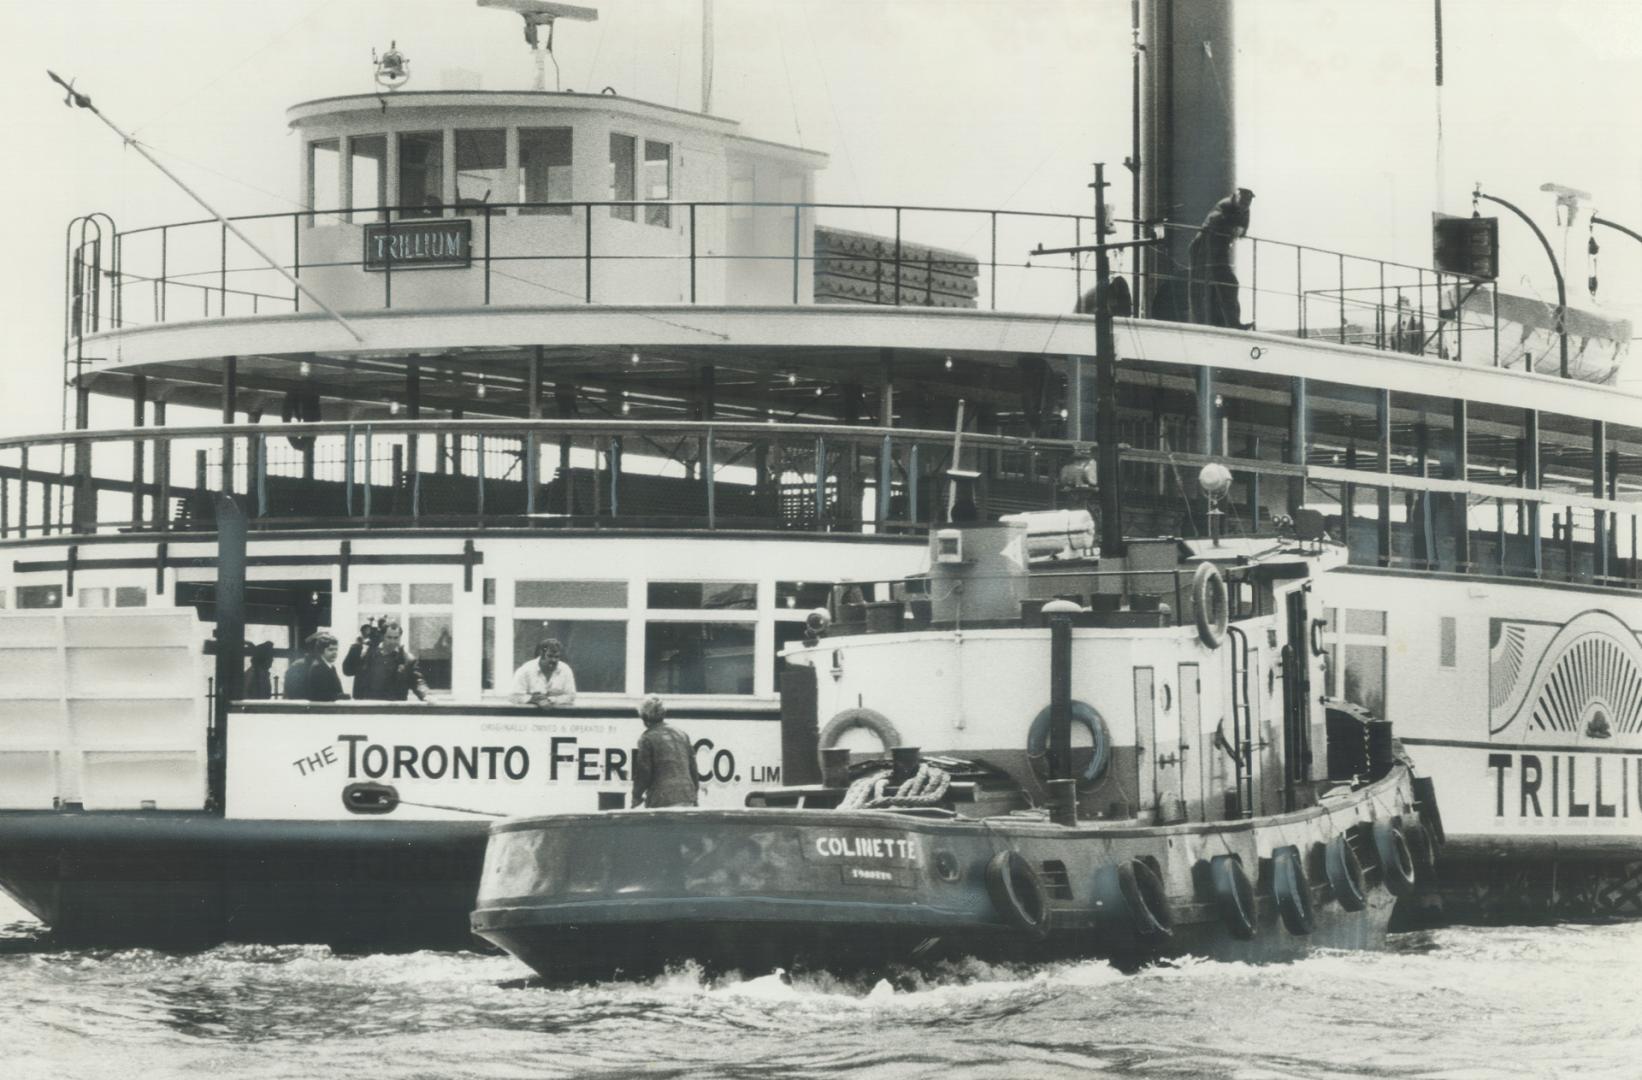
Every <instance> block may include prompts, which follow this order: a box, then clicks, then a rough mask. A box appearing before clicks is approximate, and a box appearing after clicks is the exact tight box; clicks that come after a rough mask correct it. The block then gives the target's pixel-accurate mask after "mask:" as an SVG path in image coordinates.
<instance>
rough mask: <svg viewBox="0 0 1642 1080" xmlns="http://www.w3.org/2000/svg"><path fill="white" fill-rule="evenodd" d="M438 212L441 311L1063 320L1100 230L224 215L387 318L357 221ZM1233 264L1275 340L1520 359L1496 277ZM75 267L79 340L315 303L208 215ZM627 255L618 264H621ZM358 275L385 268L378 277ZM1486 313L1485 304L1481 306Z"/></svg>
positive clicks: (1154, 285)
mask: <svg viewBox="0 0 1642 1080" xmlns="http://www.w3.org/2000/svg"><path fill="white" fill-rule="evenodd" d="M640 208H643V209H645V210H649V211H655V210H660V209H662V208H666V209H667V211H668V213H667V216H666V222H667V225H666V226H665V227H664V228H662V227H658V226H657V225H652V224H647V223H646V215H645V214H644V213H641V212H640ZM623 210H630V211H632V215H631V217H630V218H628V217H622V216H619V211H623ZM99 217H100V216H99ZM440 217H444V218H447V219H450V220H464V219H465V220H472V221H473V222H474V233H475V235H474V236H473V240H472V249H471V264H470V266H469V267H468V269H469V271H470V274H469V276H468V277H467V278H465V279H463V281H462V282H461V283H460V288H443V289H441V290H440V292H439V296H440V303H441V305H442V306H447V307H449V306H458V307H459V306H465V305H472V306H475V307H485V306H493V305H497V304H515V303H524V302H536V303H541V302H544V301H545V302H548V303H563V304H627V303H640V304H642V303H663V302H666V303H677V302H684V303H690V304H723V303H742V302H750V303H755V304H762V305H793V304H808V303H812V302H816V300H817V295H816V289H815V285H814V282H815V279H816V277H817V276H818V275H820V276H822V277H824V278H828V279H829V280H836V281H838V282H843V283H846V284H847V283H851V282H853V283H854V286H855V287H852V288H848V289H845V290H843V293H842V294H840V295H827V296H825V297H823V302H828V303H850V302H855V303H872V304H885V305H892V306H926V305H928V306H971V307H977V308H981V309H984V310H991V311H1017V312H1030V313H1054V314H1061V313H1066V312H1069V311H1072V310H1074V309H1075V308H1077V307H1078V305H1079V302H1080V299H1081V298H1082V297H1083V295H1084V293H1085V290H1086V287H1088V286H1092V285H1093V283H1094V275H1093V272H1092V270H1090V269H1089V268H1088V267H1086V266H1085V265H1084V258H1082V257H1077V256H1073V257H1068V258H1065V259H1060V258H1053V259H1046V258H1045V257H1042V256H1039V257H1036V258H1034V257H1032V256H1030V255H1029V254H1028V252H1030V251H1032V250H1033V249H1034V248H1035V247H1037V246H1039V245H1055V244H1059V243H1061V242H1063V241H1066V240H1070V241H1071V242H1072V244H1073V245H1078V244H1082V243H1084V242H1085V241H1087V240H1088V239H1090V238H1091V237H1093V236H1094V235H1095V227H1094V220H1093V218H1092V217H1089V216H1085V215H1078V214H1058V213H1050V212H1039V211H1020V210H998V209H986V208H973V207H935V206H922V205H892V204H872V203H869V204H849V203H822V202H728V201H690V202H684V201H672V202H660V201H648V202H647V201H632V200H626V201H589V200H583V201H576V202H554V203H485V204H481V205H477V206H464V207H462V208H460V209H455V210H451V209H447V210H444V211H435V212H430V211H429V210H427V209H426V208H421V207H373V208H370V209H338V210H313V211H309V210H302V211H294V212H282V213H273V214H256V215H249V216H245V217H236V218H234V219H232V220H234V221H235V222H236V223H237V224H238V225H239V226H240V227H241V228H244V229H246V230H247V231H248V232H250V233H255V234H256V239H257V240H258V242H259V243H261V244H262V245H263V246H264V247H265V248H267V249H268V250H269V251H270V252H271V253H272V254H273V256H274V257H275V258H276V259H277V260H278V261H279V262H280V264H281V265H282V266H283V267H284V268H285V269H286V270H288V271H290V272H291V273H293V274H294V275H295V276H297V277H298V278H303V276H304V275H307V279H306V280H305V284H309V286H310V287H312V288H315V289H317V290H320V291H321V292H322V293H325V292H328V293H330V294H331V295H332V296H336V297H339V298H345V299H346V301H347V302H346V304H345V306H347V307H349V309H350V310H371V309H376V310H392V309H394V308H395V307H396V306H400V307H403V306H406V303H407V301H406V298H405V296H404V295H402V294H403V293H404V291H405V289H406V288H407V287H408V286H407V285H406V281H407V280H413V279H412V278H410V277H409V275H412V274H413V270H414V268H413V267H411V266H409V265H402V266H400V267H399V268H397V269H396V268H395V266H394V264H393V262H392V260H389V261H388V262H387V263H386V264H385V265H383V266H381V267H380V268H379V269H378V268H376V267H373V268H371V269H369V270H367V269H366V259H365V256H364V245H363V240H362V237H363V226H365V225H367V224H374V223H378V222H388V221H392V222H393V223H394V224H398V223H399V222H413V221H422V222H425V221H428V220H438V219H439V218H440ZM327 222H328V224H327ZM527 223H533V225H534V227H527ZM390 227H391V226H390ZM1162 227H1163V228H1164V229H1165V231H1166V232H1168V233H1171V234H1186V235H1192V234H1195V233H1196V232H1198V231H1199V229H1198V227H1197V226H1191V225H1180V224H1173V223H1170V224H1166V225H1164V226H1162ZM346 229H351V230H354V232H355V233H357V234H358V235H359V236H360V237H361V240H360V244H359V247H358V248H357V249H356V250H357V254H358V257H357V258H336V257H334V256H335V255H336V254H338V253H339V252H340V251H341V249H342V248H343V247H345V246H346V245H344V244H341V243H340V242H339V240H338V238H339V237H345V236H346V235H347V234H346V233H344V232H342V231H340V230H346ZM817 229H822V230H828V229H831V230H848V234H849V235H850V237H851V239H853V240H856V241H858V242H859V244H860V245H861V247H862V249H861V250H858V251H853V252H847V253H839V252H836V251H818V250H817V247H816V235H817V234H816V230H817ZM663 238H666V239H665V242H663ZM635 245H637V246H635ZM976 248H980V249H982V250H981V251H980V253H979V254H977V255H975V256H973V257H971V256H968V255H964V254H961V253H962V252H966V251H970V250H974V249H976ZM1176 248H1177V250H1179V248H1180V246H1179V245H1176ZM320 252H324V253H325V254H320ZM1236 259H1237V265H1236V270H1237V272H1238V277H1239V281H1240V285H1239V287H1238V295H1239V298H1240V301H1241V302H1242V308H1243V310H1244V311H1245V312H1246V313H1247V321H1249V322H1252V323H1254V324H1255V325H1256V327H1257V328H1259V329H1261V330H1263V331H1266V332H1272V333H1280V334H1294V335H1297V336H1302V337H1309V338H1321V339H1325V340H1331V341H1335V342H1337V343H1340V344H1350V345H1359V346H1365V347H1370V348H1375V349H1380V350H1385V351H1398V352H1406V353H1410V354H1416V355H1426V356H1432V357H1437V358H1442V359H1451V360H1465V359H1467V358H1469V359H1471V360H1472V362H1478V361H1479V360H1483V361H1485V362H1488V363H1492V364H1495V365H1498V364H1500V363H1501V362H1502V360H1505V359H1510V358H1511V357H1512V356H1514V355H1516V354H1517V352H1520V350H1515V351H1513V350H1514V344H1515V343H1508V346H1507V347H1506V348H1505V349H1504V350H1503V351H1502V348H1501V342H1500V331H1499V316H1498V311H1499V304H1498V303H1497V302H1495V297H1494V295H1493V293H1494V285H1493V284H1492V283H1491V282H1488V281H1484V280H1481V279H1476V278H1469V277H1465V276H1463V275H1458V274H1453V273H1444V272H1442V271H1438V270H1433V269H1430V268H1427V267H1421V266H1416V265H1411V264H1407V263H1400V262H1396V261H1393V260H1387V259H1374V258H1366V257H1361V256H1356V255H1351V254H1348V253H1345V252H1341V251H1335V250H1330V249H1326V248H1319V247H1312V246H1309V245H1304V244H1295V243H1290V242H1287V241H1281V240H1271V239H1266V238H1262V237H1246V238H1244V239H1243V240H1242V241H1241V243H1239V244H1238V245H1237V251H1236ZM68 262H69V267H70V270H69V274H68V278H69V282H68V285H69V312H70V315H69V319H68V323H69V327H68V329H69V334H70V337H71V338H77V337H80V336H83V335H85V334H90V333H96V332H100V331H102V330H106V329H118V328H124V327H131V326H138V325H146V324H152V323H164V322H174V321H179V320H182V319H187V320H194V319H202V318H222V317H234V316H249V315H259V314H270V313H279V312H296V311H301V310H303V308H304V302H303V299H302V297H301V296H300V295H299V294H298V293H297V292H296V291H295V290H293V289H291V288H290V287H289V286H288V285H286V284H285V283H284V281H283V279H281V278H280V277H279V276H278V275H277V274H275V272H274V271H273V270H271V269H269V268H267V267H266V266H261V265H256V264H254V263H253V262H252V261H251V258H250V254H249V253H248V252H245V251H235V250H233V248H232V247H231V245H230V244H229V239H228V231H227V229H226V228H225V227H224V226H223V225H222V224H221V223H219V222H217V221H216V220H214V219H206V220H196V221H184V222H177V223H170V224H162V225H155V226H148V227H145V228H141V229H133V230H128V231H124V232H114V230H113V228H112V224H110V226H109V227H108V228H107V229H106V230H105V229H98V230H94V231H93V232H92V233H90V234H88V233H87V231H86V230H85V229H84V228H82V229H81V230H80V234H79V238H78V243H76V237H75V233H74V230H73V228H72V227H71V229H70V236H69V258H68ZM616 267H623V268H626V269H625V271H624V272H622V273H615V272H612V269H613V268H616ZM738 267H740V268H750V272H749V274H748V275H747V277H749V278H756V282H755V284H754V286H750V287H749V289H750V291H749V290H748V289H741V290H739V291H738V288H737V287H735V286H727V285H726V284H725V282H726V280H727V277H728V276H729V275H731V274H732V273H733V272H734V271H735V268H738ZM415 272H417V273H419V272H420V271H415ZM327 274H330V275H332V277H330V278H326V277H325V275H327ZM338 274H341V275H344V277H341V278H338V277H336V276H335V275H338ZM367 274H368V275H372V276H374V277H376V278H378V279H379V280H376V281H369V279H368V278H367V276H366V275H367ZM1129 279H1130V280H1132V281H1133V282H1134V292H1135V293H1136V294H1137V295H1138V296H1139V297H1140V300H1139V303H1138V305H1137V312H1136V313H1137V314H1141V315H1144V316H1148V317H1154V318H1169V319H1173V320H1175V321H1186V322H1190V321H1196V322H1207V321H1209V315H1208V312H1207V311H1206V310H1205V309H1206V307H1207V306H1208V305H1207V304H1206V302H1205V301H1204V300H1203V299H1202V297H1201V295H1200V293H1201V291H1202V290H1203V289H1204V288H1205V287H1208V283H1207V282H1206V281H1205V279H1204V276H1203V273H1202V271H1201V269H1199V270H1198V271H1197V272H1196V273H1194V271H1193V269H1192V268H1191V267H1190V266H1188V265H1184V264H1180V265H1170V264H1169V260H1168V257H1167V255H1164V256H1161V257H1160V258H1159V261H1158V263H1157V264H1156V265H1154V266H1153V267H1152V268H1150V269H1149V270H1147V271H1145V272H1143V273H1142V272H1136V273H1132V274H1130V275H1129ZM396 281H398V282H399V285H398V286H397V288H398V291H399V292H400V293H401V295H399V296H397V297H396V295H395V293H396V284H395V283H396ZM441 281H442V282H448V281H449V279H441ZM953 281H957V282H959V284H958V286H957V288H956V289H953V288H948V287H946V286H948V285H950V284H951V283H952V282H953ZM367 282H368V287H367ZM971 282H972V284H971ZM743 284H745V282H743ZM806 286H807V288H806ZM869 287H870V288H869ZM742 292H747V294H748V295H750V296H751V299H750V300H748V299H745V298H744V297H743V296H742V295H741V293H742ZM1474 293H1480V294H1481V295H1483V296H1486V297H1487V298H1488V303H1487V304H1486V305H1481V304H1476V303H1475V302H1472V303H1468V301H1471V300H1472V294H1474ZM868 297H870V298H868ZM328 299H329V297H328ZM418 302H419V301H417V300H415V299H413V300H412V301H411V302H410V303H411V306H416V304H417V303H418ZM424 306H425V303H424ZM1475 307H1483V308H1485V310H1486V314H1483V313H1481V312H1479V311H1477V310H1474V308H1475ZM1531 359H1532V358H1531V357H1529V358H1528V361H1529V362H1531Z"/></svg>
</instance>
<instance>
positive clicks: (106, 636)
mask: <svg viewBox="0 0 1642 1080" xmlns="http://www.w3.org/2000/svg"><path fill="white" fill-rule="evenodd" d="M65 622H66V623H67V642H68V645H69V646H70V647H82V648H83V647H86V646H95V647H100V648H121V647H127V646H144V647H149V648H163V647H166V646H173V647H180V648H187V649H198V647H199V644H198V638H197V636H196V635H197V633H198V631H197V630H196V629H195V626H196V620H195V617H194V612H193V609H191V608H177V609H174V610H171V611H167V610H165V609H161V610H159V611H150V610H148V609H140V608H126V609H124V610H115V611H111V612H85V613H79V612H75V613H71V614H70V615H69V616H68V617H67V619H66V620H65Z"/></svg>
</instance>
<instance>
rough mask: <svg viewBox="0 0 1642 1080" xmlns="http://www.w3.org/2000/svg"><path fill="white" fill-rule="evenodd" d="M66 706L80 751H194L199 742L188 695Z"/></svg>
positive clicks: (195, 716) (83, 701)
mask: <svg viewBox="0 0 1642 1080" xmlns="http://www.w3.org/2000/svg"><path fill="white" fill-rule="evenodd" d="M68 709H69V727H70V730H71V731H72V733H73V739H74V744H75V745H76V746H78V747H80V748H81V749H83V750H90V749H96V748H107V749H115V748H135V747H153V748H154V749H156V750H160V749H164V750H181V749H187V750H198V749H200V748H201V746H202V745H203V743H202V739H201V737H200V734H201V733H200V730H199V728H200V719H199V709H198V705H197V702H195V701H191V700H189V699H188V698H163V699H158V700H149V701H130V700H126V699H122V698H107V699H80V700H74V701H70V702H69V703H68Z"/></svg>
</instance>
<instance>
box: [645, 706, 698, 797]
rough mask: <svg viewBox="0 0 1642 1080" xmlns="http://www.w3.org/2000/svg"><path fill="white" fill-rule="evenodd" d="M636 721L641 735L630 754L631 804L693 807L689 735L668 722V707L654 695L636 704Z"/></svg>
mask: <svg viewBox="0 0 1642 1080" xmlns="http://www.w3.org/2000/svg"><path fill="white" fill-rule="evenodd" d="M639 718H640V719H642V720H643V721H644V734H642V735H640V736H639V745H638V747H637V748H635V749H634V751H633V805H634V806H635V807H636V806H647V807H649V808H650V809H651V810H660V809H661V808H663V807H666V806H694V805H695V804H696V792H697V788H698V785H697V784H696V776H695V757H694V754H693V753H692V751H691V747H690V736H688V735H686V734H685V733H684V732H682V731H680V730H679V729H678V728H676V727H673V726H672V725H671V724H669V723H668V722H667V707H666V706H665V705H663V704H662V701H661V698H659V697H657V696H656V695H654V694H651V695H650V696H649V697H647V698H645V699H644V700H643V701H641V702H639Z"/></svg>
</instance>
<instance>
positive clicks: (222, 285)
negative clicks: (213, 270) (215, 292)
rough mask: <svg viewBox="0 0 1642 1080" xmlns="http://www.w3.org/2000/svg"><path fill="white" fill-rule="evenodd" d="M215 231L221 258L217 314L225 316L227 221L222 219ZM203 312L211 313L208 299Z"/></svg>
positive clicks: (218, 273) (226, 309)
mask: <svg viewBox="0 0 1642 1080" xmlns="http://www.w3.org/2000/svg"><path fill="white" fill-rule="evenodd" d="M217 232H218V233H219V234H221V240H220V250H221V258H220V260H219V262H218V264H217V288H218V289H219V290H220V293H219V296H218V299H217V314H218V315H219V316H224V317H226V316H227V314H228V223H227V222H226V221H224V222H223V223H222V224H221V225H219V226H217ZM205 313H206V314H207V315H209V314H210V313H211V305H210V302H209V301H207V303H206V305H205Z"/></svg>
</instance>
